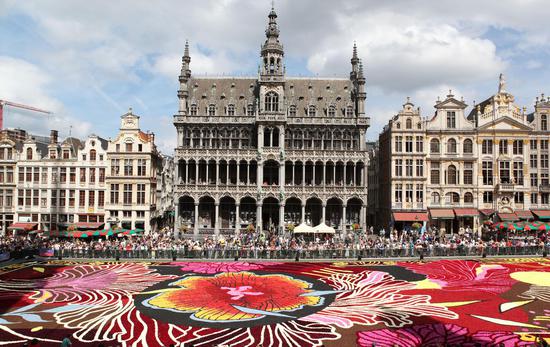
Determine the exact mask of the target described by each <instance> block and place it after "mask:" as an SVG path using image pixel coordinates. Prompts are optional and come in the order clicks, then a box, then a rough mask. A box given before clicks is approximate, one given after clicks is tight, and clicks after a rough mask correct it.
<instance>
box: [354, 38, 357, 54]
mask: <svg viewBox="0 0 550 347" xmlns="http://www.w3.org/2000/svg"><path fill="white" fill-rule="evenodd" d="M353 58H357V42H355V40H353Z"/></svg>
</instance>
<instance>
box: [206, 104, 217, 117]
mask: <svg viewBox="0 0 550 347" xmlns="http://www.w3.org/2000/svg"><path fill="white" fill-rule="evenodd" d="M208 115H209V116H211V117H213V116H215V115H216V105H214V104H210V105H208Z"/></svg>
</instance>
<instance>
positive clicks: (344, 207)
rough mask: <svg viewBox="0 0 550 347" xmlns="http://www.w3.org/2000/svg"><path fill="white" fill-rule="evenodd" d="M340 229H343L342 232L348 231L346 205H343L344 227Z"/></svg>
mask: <svg viewBox="0 0 550 347" xmlns="http://www.w3.org/2000/svg"><path fill="white" fill-rule="evenodd" d="M340 229H342V232H345V231H346V205H342V226H341V227H340Z"/></svg>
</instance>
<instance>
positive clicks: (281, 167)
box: [279, 161, 285, 188]
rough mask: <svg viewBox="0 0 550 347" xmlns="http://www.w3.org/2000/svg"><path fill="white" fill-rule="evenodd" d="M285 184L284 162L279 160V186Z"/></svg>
mask: <svg viewBox="0 0 550 347" xmlns="http://www.w3.org/2000/svg"><path fill="white" fill-rule="evenodd" d="M284 186H285V162H284V161H283V162H281V164H280V165H279V187H283V188H284Z"/></svg>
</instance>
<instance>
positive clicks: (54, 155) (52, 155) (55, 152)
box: [50, 149, 57, 159]
mask: <svg viewBox="0 0 550 347" xmlns="http://www.w3.org/2000/svg"><path fill="white" fill-rule="evenodd" d="M56 157H57V151H56V150H55V149H50V159H55V158H56Z"/></svg>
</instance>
